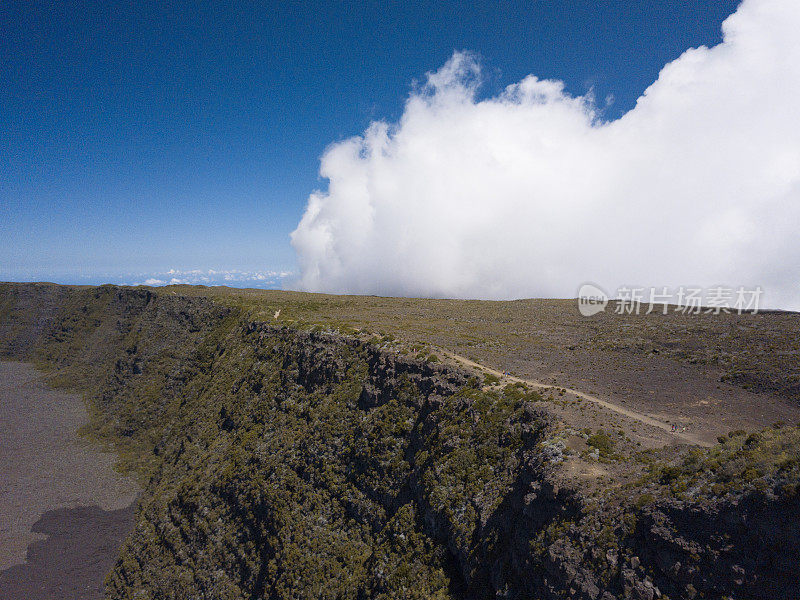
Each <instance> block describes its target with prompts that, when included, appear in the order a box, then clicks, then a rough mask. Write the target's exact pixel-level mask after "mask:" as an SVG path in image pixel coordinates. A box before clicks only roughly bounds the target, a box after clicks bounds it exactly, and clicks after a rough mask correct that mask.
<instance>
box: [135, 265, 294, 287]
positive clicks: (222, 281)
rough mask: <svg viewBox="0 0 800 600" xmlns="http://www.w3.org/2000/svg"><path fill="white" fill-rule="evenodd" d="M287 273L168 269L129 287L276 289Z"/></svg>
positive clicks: (289, 274) (152, 274) (150, 275)
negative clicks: (197, 286) (219, 286)
mask: <svg viewBox="0 0 800 600" xmlns="http://www.w3.org/2000/svg"><path fill="white" fill-rule="evenodd" d="M291 275H292V273H291V272H289V271H241V270H239V269H229V270H215V269H190V270H180V269H170V270H169V271H166V272H164V273H151V274H149V276H148V277H147V278H146V279H142V280H140V281H136V282H134V283H132V284H131V285H149V286H162V285H227V286H230V287H255V288H276V287H280V286H281V284H282V283H283V281H284V279H286V278H287V277H289V276H291Z"/></svg>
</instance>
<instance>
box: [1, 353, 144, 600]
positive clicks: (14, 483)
mask: <svg viewBox="0 0 800 600" xmlns="http://www.w3.org/2000/svg"><path fill="white" fill-rule="evenodd" d="M87 418H88V417H87V413H86V409H85V407H84V404H83V401H82V400H81V398H80V397H78V396H76V395H74V394H68V393H65V392H62V391H58V390H53V389H50V388H48V387H47V386H46V385H45V383H44V381H43V379H42V376H41V375H40V374H39V373H38V372H37V371H36V370H34V368H33V367H32V366H31V365H28V364H25V363H15V362H0V600H32V599H35V598H47V599H48V600H61V599H65V600H66V599H70V598H80V599H82V600H87V599H93V598H101V597H102V584H103V580H104V579H105V576H106V573H107V572H108V571H109V570H110V569H111V566H112V564H113V562H114V561H115V560H116V557H117V553H118V549H119V546H120V543H121V541H122V539H123V538H124V536H125V534H126V532H128V531H129V530H130V529H131V527H132V525H133V506H134V500H135V498H136V496H137V495H138V491H139V488H138V486H137V485H136V484H135V482H133V481H132V480H130V479H128V478H126V477H123V476H122V475H120V474H119V473H117V472H115V471H114V470H113V464H114V462H115V458H114V456H113V455H111V454H107V453H103V452H100V451H98V450H97V449H95V448H93V447H91V446H89V445H88V444H87V443H86V442H85V441H83V440H81V439H80V438H79V437H78V435H77V430H78V428H79V427H80V426H81V425H82V424H83V423H85V422H86V420H87ZM26 550H27V552H26Z"/></svg>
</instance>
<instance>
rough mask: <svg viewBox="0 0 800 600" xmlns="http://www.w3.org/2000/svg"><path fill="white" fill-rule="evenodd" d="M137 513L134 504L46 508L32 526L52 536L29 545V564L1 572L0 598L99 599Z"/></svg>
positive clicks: (21, 599) (47, 599)
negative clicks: (112, 507)
mask: <svg viewBox="0 0 800 600" xmlns="http://www.w3.org/2000/svg"><path fill="white" fill-rule="evenodd" d="M133 515H134V507H133V504H131V506H129V507H127V508H121V509H119V510H114V511H104V510H101V509H100V508H99V507H97V506H79V507H78V508H59V509H57V510H51V511H49V512H47V513H45V514H44V516H43V517H42V518H41V519H39V520H38V521H37V522H36V524H35V525H34V526H33V531H34V532H35V533H41V534H44V535H46V536H47V539H45V540H42V541H37V542H34V543H33V544H31V545H30V546H28V553H27V560H26V562H25V564H22V565H16V566H14V567H11V568H10V569H7V570H5V571H3V572H0V598H3V599H4V600H15V599H17V598H19V599H20V600H23V599H25V600H39V599H41V600H55V599H61V600H73V599H74V600H94V599H98V600H99V599H100V598H102V597H103V580H104V579H105V575H106V573H108V571H110V570H111V567H112V566H113V565H114V561H115V559H116V555H117V551H118V549H119V546H120V544H121V543H122V540H123V539H124V537H125V535H126V534H127V533H128V531H129V530H130V528H131V527H132V525H133Z"/></svg>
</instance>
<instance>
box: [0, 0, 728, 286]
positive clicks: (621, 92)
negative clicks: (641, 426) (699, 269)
mask: <svg viewBox="0 0 800 600" xmlns="http://www.w3.org/2000/svg"><path fill="white" fill-rule="evenodd" d="M737 4H738V3H737V2H735V1H728V0H709V1H705V2H697V1H687V0H679V1H670V2H651V1H641V2H638V1H637V2H619V1H617V0H606V1H596V0H594V1H588V0H587V1H577V0H575V1H568V2H559V1H554V0H553V1H533V2H518V3H516V2H469V3H463V4H460V5H459V4H456V3H443V2H411V3H409V2H392V3H388V2H387V3H377V2H358V3H356V2H354V3H339V2H328V3H322V2H318V3H317V2H315V3H305V2H304V3H300V2H297V3H294V2H277V3H261V4H258V5H257V6H256V3H240V4H239V5H238V6H236V7H232V6H231V5H230V4H229V3H217V2H203V3H195V4H192V5H189V4H188V3H180V4H177V3H176V4H174V5H173V4H171V3H166V2H135V3H124V4H122V3H113V2H98V3H91V2H88V3H75V2H53V3H29V2H14V1H12V2H6V3H3V5H2V7H0V55H1V56H2V57H3V60H2V62H1V63H0V81H2V85H0V240H1V241H0V279H6V280H30V279H36V280H51V281H58V282H76V283H81V282H86V281H88V282H94V283H96V282H101V281H110V282H118V283H138V282H142V281H145V280H146V279H153V280H159V281H163V280H169V279H170V276H169V271H170V270H177V271H179V272H180V273H184V274H185V273H189V272H194V273H195V276H196V275H197V272H198V271H199V272H201V273H204V274H205V275H202V276H204V277H206V279H207V281H209V282H212V283H213V282H221V281H223V279H222V278H221V277H222V276H220V275H219V274H218V273H213V274H211V275H209V273H208V272H209V270H214V271H215V272H216V271H220V272H222V271H224V272H233V271H236V272H238V273H240V274H241V273H248V274H249V275H247V276H241V277H239V279H236V277H230V278H228V279H227V281H228V282H233V283H237V282H238V283H239V284H241V285H266V286H270V285H278V284H279V282H280V278H281V273H285V272H287V271H295V270H296V269H297V265H296V262H295V255H294V251H293V249H292V247H291V246H290V243H289V233H290V232H291V231H292V230H293V229H294V228H295V227H296V226H297V223H298V221H299V220H300V218H301V216H302V214H303V211H304V208H305V206H306V202H307V199H308V196H309V194H310V193H311V192H313V191H314V190H315V189H320V188H321V189H324V188H325V186H326V182H325V181H324V180H322V179H321V178H320V177H319V174H318V173H319V166H320V163H319V161H320V157H321V155H322V154H323V152H324V151H325V149H326V148H327V147H328V146H329V145H330V144H332V143H334V142H338V141H341V140H343V139H345V138H348V137H350V136H354V135H358V134H360V133H362V132H363V130H364V129H365V128H366V127H367V126H368V125H369V123H370V122H371V121H374V120H378V119H388V120H390V121H391V120H396V119H397V118H399V117H400V115H401V114H402V111H403V106H404V102H405V100H406V98H407V97H408V94H409V91H410V90H411V89H412V85H413V82H414V81H422V80H424V76H425V73H426V72H430V71H434V70H436V69H438V68H440V67H441V66H442V65H443V64H445V63H446V62H447V60H448V59H449V58H450V57H451V56H452V55H453V52H454V50H469V51H473V52H475V53H477V55H478V56H480V59H481V62H482V64H483V66H484V68H485V72H487V73H488V74H489V76H488V78H487V82H486V83H485V85H484V86H483V88H481V91H480V93H481V94H485V95H492V94H495V93H496V92H497V91H498V90H500V89H501V88H502V87H504V86H506V85H508V84H511V83H514V82H516V81H519V80H520V79H522V78H523V77H525V76H526V75H528V74H535V75H537V76H539V77H541V78H556V79H560V80H563V81H564V82H565V85H566V90H567V91H568V92H569V93H571V94H573V95H582V94H585V93H586V92H587V90H589V89H590V88H591V89H594V93H595V95H596V97H597V98H598V100H600V101H601V102H600V104H601V105H602V104H603V102H602V100H604V99H605V98H607V97H611V98H613V103H612V104H611V105H610V106H609V107H608V108H607V109H606V112H605V115H604V116H605V118H607V119H615V118H617V117H619V116H620V115H622V114H623V113H625V112H626V111H628V110H630V109H631V108H632V107H633V106H634V104H635V101H636V98H637V97H638V96H639V95H640V94H641V93H642V92H643V91H644V89H645V88H646V87H647V86H648V85H650V84H651V83H652V82H653V81H654V80H655V79H656V77H657V75H658V73H659V71H660V69H661V68H662V67H663V66H664V64H666V63H667V62H669V61H671V60H674V59H675V58H676V57H678V56H679V55H680V54H681V53H682V52H683V51H684V50H685V49H687V48H689V47H693V46H698V45H701V44H706V45H714V44H717V43H719V42H720V41H721V36H720V24H721V22H722V21H723V19H724V18H725V17H727V16H728V15H729V14H730V13H732V12H733V11H734V10H735V9H736V6H737ZM254 274H260V275H263V277H261V278H260V279H259V278H258V277H257V276H256V275H254ZM173 275H174V273H173ZM180 277H183V275H181V276H180ZM180 277H179V278H180ZM195 280H197V277H195ZM198 281H199V280H198Z"/></svg>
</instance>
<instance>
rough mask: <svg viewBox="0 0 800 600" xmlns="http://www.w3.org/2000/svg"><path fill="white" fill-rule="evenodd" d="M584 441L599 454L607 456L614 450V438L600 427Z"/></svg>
mask: <svg viewBox="0 0 800 600" xmlns="http://www.w3.org/2000/svg"><path fill="white" fill-rule="evenodd" d="M586 443H587V444H589V445H590V446H591V447H592V448H597V450H598V451H599V452H600V455H601V456H607V455H609V454H611V452H612V450H614V440H612V439H611V438H610V437H609V435H608V434H607V433H606V432H605V431H603V430H602V429H599V430H598V431H597V433H595V434H594V435H592V436H589V439H588V440H586Z"/></svg>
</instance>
